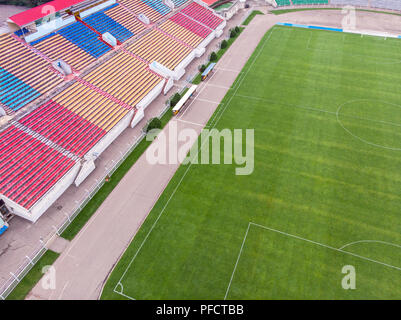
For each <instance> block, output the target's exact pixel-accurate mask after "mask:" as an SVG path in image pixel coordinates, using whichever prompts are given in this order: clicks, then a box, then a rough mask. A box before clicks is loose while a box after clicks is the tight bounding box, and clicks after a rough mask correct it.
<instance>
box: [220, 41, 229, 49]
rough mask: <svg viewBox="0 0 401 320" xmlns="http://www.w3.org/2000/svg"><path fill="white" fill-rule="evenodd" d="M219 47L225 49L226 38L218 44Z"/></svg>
mask: <svg viewBox="0 0 401 320" xmlns="http://www.w3.org/2000/svg"><path fill="white" fill-rule="evenodd" d="M220 48H222V49H225V48H227V40H223V41H222V42H221V44H220Z"/></svg>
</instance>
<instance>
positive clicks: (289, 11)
mask: <svg viewBox="0 0 401 320" xmlns="http://www.w3.org/2000/svg"><path fill="white" fill-rule="evenodd" d="M342 9H343V8H335V7H330V8H296V9H278V10H270V11H269V12H270V13H272V14H275V15H281V14H286V13H291V12H298V11H311V10H342ZM355 10H356V11H361V12H373V13H384V14H391V15H395V16H401V13H397V12H389V11H382V10H373V9H355Z"/></svg>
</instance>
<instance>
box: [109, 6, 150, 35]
mask: <svg viewBox="0 0 401 320" xmlns="http://www.w3.org/2000/svg"><path fill="white" fill-rule="evenodd" d="M104 13H105V14H106V15H108V16H109V17H110V18H111V19H113V20H114V21H116V22H117V23H119V24H120V25H122V26H124V27H125V28H126V29H128V30H130V31H131V32H132V33H133V34H134V35H137V34H139V33H141V32H142V31H143V30H145V29H146V27H145V25H144V24H143V23H141V22H139V20H137V19H135V17H134V15H132V14H131V13H130V12H129V11H128V10H126V9H124V8H123V7H122V6H120V5H115V6H112V7H109V8H107V9H106V10H105V11H104Z"/></svg>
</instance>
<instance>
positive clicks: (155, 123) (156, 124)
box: [146, 118, 162, 132]
mask: <svg viewBox="0 0 401 320" xmlns="http://www.w3.org/2000/svg"><path fill="white" fill-rule="evenodd" d="M161 127H162V122H161V121H160V119H159V118H152V119H151V120H150V121H149V124H148V126H147V127H146V132H149V131H150V130H152V129H161Z"/></svg>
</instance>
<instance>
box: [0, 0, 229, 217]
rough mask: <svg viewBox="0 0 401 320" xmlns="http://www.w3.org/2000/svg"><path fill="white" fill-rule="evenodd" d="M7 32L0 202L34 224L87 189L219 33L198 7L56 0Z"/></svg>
mask: <svg viewBox="0 0 401 320" xmlns="http://www.w3.org/2000/svg"><path fill="white" fill-rule="evenodd" d="M46 5H47V6H49V5H51V6H52V7H53V8H55V12H53V13H52V14H46V13H44V12H48V11H46V10H44V7H45V6H46ZM7 23H8V28H9V32H8V33H5V34H2V35H0V50H1V51H0V79H1V90H0V121H1V122H0V123H1V129H0V157H1V159H2V161H1V165H0V198H1V199H2V200H3V201H4V203H5V205H6V206H7V207H8V209H9V210H10V211H11V212H12V213H14V214H16V215H19V216H21V217H23V218H26V219H28V220H30V221H32V222H35V221H36V220H37V219H38V218H39V217H40V216H41V215H42V214H43V213H44V212H45V211H46V210H47V209H48V208H49V207H50V206H51V205H52V204H53V203H54V201H56V199H57V198H58V197H59V196H60V195H61V194H62V193H63V192H64V191H65V190H66V189H67V188H68V187H69V186H71V185H72V184H74V185H75V186H79V185H80V184H81V183H82V181H84V180H85V178H86V177H87V176H88V175H89V174H90V173H91V172H92V171H93V170H94V168H95V166H96V164H95V160H96V158H97V157H98V156H99V155H100V154H101V153H102V152H103V151H104V150H105V149H106V148H107V147H108V146H109V145H110V144H111V143H112V142H113V141H114V139H115V138H117V137H118V136H119V135H120V133H121V132H123V131H124V130H125V129H126V128H127V127H129V126H131V127H134V126H136V125H137V124H138V123H139V121H140V120H141V119H142V118H143V117H144V114H145V109H146V107H147V106H148V105H149V104H150V103H151V102H152V101H153V100H154V99H155V98H156V97H158V96H159V95H160V94H167V92H168V91H169V90H170V89H171V88H172V86H173V84H174V81H176V80H178V79H180V78H181V77H182V76H183V75H184V73H185V68H186V66H187V65H188V64H189V63H190V62H191V61H192V60H193V59H195V58H197V57H200V56H201V55H202V54H203V53H204V52H205V47H206V46H207V45H208V44H209V43H210V42H211V41H212V40H213V39H214V38H216V37H220V36H221V34H222V32H223V28H224V27H225V25H226V21H225V20H224V19H223V18H222V17H220V16H219V15H217V14H216V13H215V12H214V11H213V10H212V9H209V8H208V7H207V5H206V4H204V3H203V2H201V1H200V0H194V1H192V0H166V1H162V0H121V1H118V2H117V1H115V0H108V1H101V0H99V1H94V0H68V1H67V0H54V1H51V2H49V3H47V4H45V5H42V6H39V7H35V8H31V9H29V10H27V11H24V12H22V13H19V14H16V15H14V16H11V17H9V19H8V21H7Z"/></svg>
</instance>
